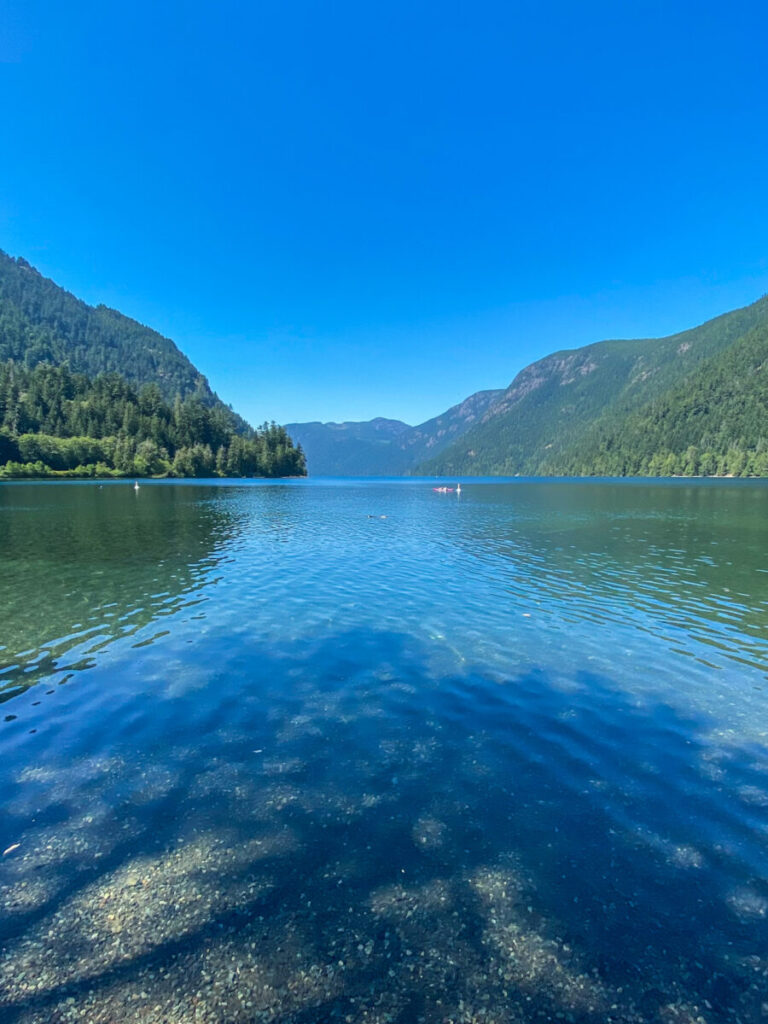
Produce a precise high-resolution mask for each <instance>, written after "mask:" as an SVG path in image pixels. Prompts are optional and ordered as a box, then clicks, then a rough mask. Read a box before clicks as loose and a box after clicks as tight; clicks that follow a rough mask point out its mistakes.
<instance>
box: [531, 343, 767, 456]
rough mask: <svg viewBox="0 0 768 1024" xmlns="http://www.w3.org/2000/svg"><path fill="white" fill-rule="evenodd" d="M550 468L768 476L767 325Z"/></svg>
mask: <svg viewBox="0 0 768 1024" xmlns="http://www.w3.org/2000/svg"><path fill="white" fill-rule="evenodd" d="M546 468H547V469H548V470H549V471H550V472H554V473H558V474H564V475H569V476H571V475H574V476H580V475H584V474H600V475H605V476H671V475H689V476H694V475H703V476H713V475H720V476H723V475H730V476H768V324H765V323H763V324H761V325H760V326H758V327H754V328H753V329H752V330H751V331H748V332H747V333H746V334H745V335H744V336H743V337H742V338H740V339H739V340H738V341H736V342H734V344H733V345H731V346H729V347H728V348H727V349H726V350H725V351H724V352H721V353H720V354H718V355H716V356H713V357H712V358H711V359H709V360H707V361H706V362H705V363H704V364H703V365H702V366H700V367H699V368H698V370H696V371H694V373H692V374H690V375H689V376H688V377H686V379H685V380H684V381H683V382H682V383H681V384H679V385H678V386H677V387H675V388H672V389H670V390H669V391H667V392H665V393H664V394H663V395H662V396H660V397H659V398H657V399H653V400H652V401H651V402H649V403H647V404H645V405H644V406H642V408H640V409H639V410H637V411H636V412H634V413H631V414H630V415H629V416H627V417H626V419H625V420H624V421H622V422H620V423H619V422H615V421H614V422H612V421H611V420H610V419H608V418H607V417H606V418H605V419H604V420H602V421H598V422H597V423H596V424H595V425H594V427H593V428H592V429H590V430H589V431H587V432H586V434H585V435H584V437H583V438H582V439H581V441H580V442H579V443H578V444H575V445H572V446H571V447H570V448H567V449H566V450H565V451H563V453H562V454H561V455H560V456H559V457H558V458H557V459H552V460H550V461H549V462H548V463H547V466H546Z"/></svg>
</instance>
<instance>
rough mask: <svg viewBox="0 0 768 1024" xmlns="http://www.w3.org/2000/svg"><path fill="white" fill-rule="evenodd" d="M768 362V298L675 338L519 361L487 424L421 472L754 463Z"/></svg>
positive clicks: (675, 468) (619, 470) (609, 470)
mask: <svg viewBox="0 0 768 1024" xmlns="http://www.w3.org/2000/svg"><path fill="white" fill-rule="evenodd" d="M767 366H768V297H763V298H762V299H760V300H758V301H757V302H755V303H753V304H752V305H750V306H746V307H744V308H743V309H738V310H735V311H733V312H731V313H726V314H724V315H722V316H719V317H716V318H715V319H713V320H710V321H708V322H707V323H705V324H702V325H701V326H699V327H694V328H692V329H690V330H687V331H683V332H681V333H679V334H674V335H671V336H670V337H667V338H655V339H645V340H625V341H602V342H597V343H595V344H592V345H588V346H586V347H584V348H580V349H574V350H571V351H561V352H556V353H554V354H553V355H550V356H547V357H546V358H544V359H541V360H539V361H537V362H535V363H533V364H532V365H530V366H528V367H526V368H525V369H524V370H522V371H521V372H520V373H519V374H518V375H517V376H516V377H515V379H514V380H513V381H512V383H511V384H510V386H509V387H508V388H507V389H506V391H505V392H503V394H502V395H501V396H500V397H499V398H497V399H496V400H495V401H494V402H493V403H492V404H491V405H490V406H489V407H488V409H487V410H486V411H485V413H484V415H483V416H482V417H481V419H480V422H479V423H477V424H475V425H473V426H472V427H471V428H470V429H469V430H468V431H466V432H465V433H464V434H463V435H462V436H461V437H460V438H459V439H458V440H457V441H456V442H455V443H454V444H452V445H450V446H449V447H447V448H445V449H444V450H443V451H442V452H440V453H438V454H437V455H436V456H435V457H432V458H430V459H428V460H426V461H423V462H421V463H420V464H419V466H418V469H417V471H418V472H419V473H423V474H435V475H450V476H454V475H483V474H490V475H494V474H501V475H515V474H522V475H528V474H530V475H557V474H576V475H589V474H601V473H606V474H609V475H635V474H641V473H652V474H653V473H659V472H661V467H662V466H664V467H665V468H664V472H665V473H675V472H690V471H691V468H692V467H694V469H695V471H696V472H709V471H710V467H711V466H712V465H713V464H714V465H715V467H716V468H715V470H714V471H715V472H718V471H721V470H724V471H726V472H730V471H731V469H730V468H729V464H728V453H729V452H730V453H731V459H732V461H733V464H734V465H736V466H742V467H744V468H748V466H749V459H750V456H754V455H755V454H758V449H760V447H761V445H762V444H763V443H764V442H763V432H765V434H766V435H768V422H767V418H766V411H767V409H766V404H765V400H766V394H765V373H766V372H768V371H766V367H767ZM724 403H725V404H724ZM726 404H727V408H728V410H729V412H728V416H727V417H724V409H725V405H726ZM673 422H674V430H672V429H671V425H672V423H673ZM689 448H695V449H696V451H695V452H694V453H688V449H689ZM737 453H741V454H740V455H737ZM704 454H707V456H708V458H707V460H705V463H704V467H703V468H702V464H701V460H702V457H703V455H704ZM669 456H672V458H671V459H670V458H669ZM686 456H687V458H686ZM721 456H723V457H725V462H723V461H722V458H720V457H721ZM712 457H714V463H713V461H712ZM718 459H720V461H718ZM665 460H666V461H665ZM752 465H753V467H754V465H755V463H754V459H753V462H752ZM718 467H719V468H718ZM740 471H741V470H740Z"/></svg>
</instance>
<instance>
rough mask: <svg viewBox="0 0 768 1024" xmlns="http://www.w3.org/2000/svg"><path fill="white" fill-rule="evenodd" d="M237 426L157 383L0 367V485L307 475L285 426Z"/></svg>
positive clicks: (44, 366)
mask: <svg viewBox="0 0 768 1024" xmlns="http://www.w3.org/2000/svg"><path fill="white" fill-rule="evenodd" d="M237 419H238V420H239V417H238V418H237ZM239 422H240V423H242V422H243V421H239ZM237 426H239V423H237V422H236V421H233V415H232V413H231V411H230V410H229V409H228V408H227V407H226V406H224V405H223V404H222V403H220V402H215V403H206V402H205V401H204V400H203V399H202V398H201V396H200V395H199V394H198V393H194V392H193V393H192V394H189V395H187V396H186V397H184V398H182V397H181V396H179V395H177V396H176V398H175V399H174V400H173V401H172V402H169V401H168V400H167V399H166V398H165V397H164V395H163V393H162V391H161V389H160V387H159V386H158V384H156V383H148V384H145V385H143V386H142V387H141V388H137V387H136V386H135V385H134V384H132V383H130V382H129V381H127V380H126V379H125V378H124V377H122V376H121V375H120V374H117V373H104V374H99V375H98V376H96V377H94V378H91V377H89V376H87V375H86V374H84V373H73V372H72V371H71V369H70V367H69V365H68V364H66V363H64V364H63V365H61V366H52V365H50V364H49V363H38V364H37V365H36V366H34V367H33V368H29V367H26V366H24V365H23V364H21V365H20V364H18V363H16V362H14V361H13V360H7V361H6V362H3V363H0V479H9V478H18V477H44V476H52V477H56V476H75V477H95V476H98V477H107V476H174V477H212V476H223V477H254V476H267V477H272V476H299V475H303V474H304V473H305V472H306V468H305V461H304V453H303V452H302V450H301V446H296V447H295V446H294V444H293V442H292V441H291V438H290V437H289V436H288V434H287V433H286V431H285V430H284V428H283V427H280V426H277V425H276V424H274V423H269V424H267V423H265V424H264V425H263V426H262V427H260V428H259V429H258V430H252V429H250V428H248V427H246V429H245V430H237V429H236V427H237Z"/></svg>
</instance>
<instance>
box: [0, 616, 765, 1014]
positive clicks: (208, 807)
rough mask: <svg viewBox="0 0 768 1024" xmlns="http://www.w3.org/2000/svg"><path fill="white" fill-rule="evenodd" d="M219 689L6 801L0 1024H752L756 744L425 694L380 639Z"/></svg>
mask: <svg viewBox="0 0 768 1024" xmlns="http://www.w3.org/2000/svg"><path fill="white" fill-rule="evenodd" d="M225 671H226V674H227V678H228V680H229V683H228V685H227V686H221V687H220V692H219V691H217V683H216V680H211V681H210V682H209V685H208V690H207V692H206V696H205V700H199V701H189V700H185V701H182V700H179V701H177V704H176V707H175V709H174V713H173V716H171V714H170V712H169V711H168V709H167V708H166V710H165V712H164V715H165V716H166V720H167V721H168V722H169V721H170V720H171V718H173V727H172V728H171V727H170V726H168V725H166V727H165V728H164V729H159V730H158V733H157V735H155V736H154V737H153V738H152V739H151V741H150V739H149V738H147V737H146V736H145V735H144V734H141V735H140V736H139V737H138V738H134V739H133V741H132V740H131V738H130V737H126V738H124V739H121V740H120V741H119V742H115V743H113V744H111V745H110V747H109V753H108V755H106V756H104V757H102V758H95V757H94V758H84V759H81V760H79V761H75V762H74V763H70V764H67V763H62V764H61V765H58V766H56V767H53V768H48V767H46V765H45V764H40V765H35V766H34V767H26V768H22V769H20V770H19V772H18V774H17V775H16V777H15V779H14V780H13V781H12V783H10V784H9V785H8V787H7V793H8V799H7V814H8V815H9V819H8V820H9V822H10V825H9V831H8V834H11V833H13V834H14V835H18V836H19V837H20V841H21V847H20V848H19V850H17V851H15V852H14V853H13V854H12V855H10V856H8V857H6V858H5V860H4V861H2V863H0V883H1V884H2V898H3V903H4V907H5V912H4V914H3V918H2V923H1V924H0V939H1V941H2V949H3V952H2V958H1V959H0V992H2V993H3V995H2V996H0V1019H2V1021H3V1022H4V1024H5V1022H7V1024H30V1022H33V1021H34V1022H37V1021H41V1022H42V1021H59V1020H61V1021H65V1020H70V1019H72V1020H74V1019H81V1018H82V1017H84V1018H85V1019H87V1020H89V1021H112V1020H121V1021H132V1020H136V1021H138V1020H141V1021H166V1022H171V1021H172V1022H177V1021H179V1022H180V1021H192V1020H204V1021H232V1022H234V1021H275V1022H278V1021H280V1022H294V1024H299V1022H301V1024H310V1022H313V1024H314V1022H321V1021H328V1020H336V1019H339V1020H347V1021H349V1020H352V1021H376V1022H384V1021H392V1022H398V1024H417V1022H419V1021H425V1022H432V1021H434V1022H438V1021H456V1022H459V1021H467V1022H470V1021H483V1022H490V1021H494V1022H517V1021H537V1020H566V1021H572V1022H584V1024H586V1022H591V1024H597V1022H603V1021H611V1020H613V1021H627V1022H629V1021H635V1022H640V1021H647V1022H667V1021H673V1020H674V1021H687V1022H694V1021H702V1020H703V1021H706V1022H707V1024H715V1022H721V1021H722V1022H726V1021H727V1022H733V1021H735V1022H739V1021H741V1022H742V1024H752V1022H754V1021H757V1020H758V1019H761V1017H762V1016H763V1015H764V1014H765V1013H766V1012H768V980H767V974H768V916H767V912H768V884H767V883H766V869H768V757H767V756H766V751H765V749H763V748H760V747H757V746H754V745H752V746H750V745H743V746H739V745H731V746H728V747H725V746H716V745H714V744H713V742H712V741H711V740H710V739H709V738H708V735H709V731H710V727H711V724H712V723H710V722H709V721H707V720H705V719H703V718H694V717H690V716H686V715H684V714H682V713H681V712H680V711H678V710H676V709H674V708H672V707H670V706H667V705H663V704H658V703H657V704H653V703H650V702H647V703H645V704H638V702H637V701H636V700H633V699H632V697H631V695H629V694H628V693H627V692H625V691H624V690H622V688H621V687H620V686H618V685H617V684H615V683H614V682H613V681H612V680H611V679H609V678H600V677H596V676H594V675H590V674H587V673H580V674H576V675H574V678H573V679H572V680H571V681H570V682H567V683H565V682H563V681H562V680H560V681H558V683H557V684H555V683H554V682H553V681H552V680H551V679H549V678H548V677H547V676H546V675H545V674H544V673H542V672H533V673H529V674H527V675H524V676H522V677H518V678H510V679H506V680H499V679H489V678H488V677H487V676H486V675H484V674H483V672H482V671H480V670H478V671H472V670H467V671H466V672H465V673H463V674H461V675H452V676H449V677H442V678H438V677H436V676H435V675H434V673H433V672H432V671H431V669H430V667H429V660H428V655H427V652H426V651H424V650H422V649H421V648H420V647H419V645H418V644H417V643H416V642H415V641H414V639H413V638H412V637H409V636H404V635H400V634H393V633H386V632H375V631H370V632H360V631H350V632H344V633H340V634H338V635H335V636H331V637H325V638H323V639H322V640H317V641H315V642H306V643H305V644H304V645H303V646H294V647H292V648H290V649H288V648H286V649H285V650H282V651H280V650H275V649H274V647H270V649H269V650H264V649H262V648H260V647H259V646H258V645H257V644H251V645H250V646H248V647H243V648H241V649H239V650H238V651H237V652H236V653H235V654H234V655H233V656H232V658H231V659H230V661H229V662H228V663H227V664H226V666H225ZM105 727H106V728H107V729H108V728H110V723H105Z"/></svg>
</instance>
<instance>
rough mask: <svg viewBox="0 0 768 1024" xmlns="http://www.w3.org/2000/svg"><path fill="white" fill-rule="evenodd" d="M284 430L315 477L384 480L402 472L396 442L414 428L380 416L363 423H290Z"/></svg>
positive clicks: (399, 421)
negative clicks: (383, 477) (302, 451)
mask: <svg viewBox="0 0 768 1024" xmlns="http://www.w3.org/2000/svg"><path fill="white" fill-rule="evenodd" d="M285 429H286V430H287V431H288V433H289V434H290V435H291V437H292V438H293V439H294V441H296V443H297V444H300V445H301V447H302V448H303V449H304V452H305V454H306V456H307V469H308V470H309V472H310V473H312V474H314V475H315V476H385V475H387V474H390V473H395V474H397V473H400V472H401V471H402V470H401V462H402V460H401V459H400V458H399V457H398V452H397V449H396V447H395V444H394V442H395V441H396V440H397V438H398V437H400V436H401V435H402V434H403V433H404V432H406V431H409V430H411V429H412V428H411V427H409V426H408V424H407V423H403V422H402V421H401V420H388V419H384V417H381V416H379V417H377V418H376V419H374V420H365V421H363V422H360V423H355V422H344V423H320V422H312V423H288V424H287V425H286V428H285Z"/></svg>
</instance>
